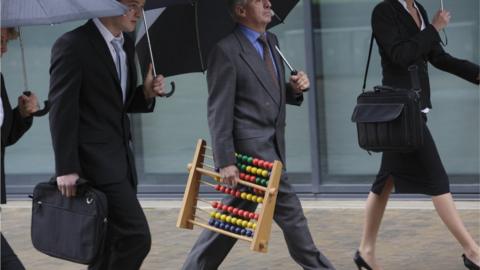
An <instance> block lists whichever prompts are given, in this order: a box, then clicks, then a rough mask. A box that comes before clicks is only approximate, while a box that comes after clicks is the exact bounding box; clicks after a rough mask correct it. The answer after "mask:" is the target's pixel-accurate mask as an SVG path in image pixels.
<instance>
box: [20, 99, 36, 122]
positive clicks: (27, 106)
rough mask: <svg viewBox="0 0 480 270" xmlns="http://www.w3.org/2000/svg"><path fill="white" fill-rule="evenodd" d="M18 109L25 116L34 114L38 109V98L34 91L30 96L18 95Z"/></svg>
mask: <svg viewBox="0 0 480 270" xmlns="http://www.w3.org/2000/svg"><path fill="white" fill-rule="evenodd" d="M18 111H19V112H20V115H21V116H22V117H23V118H27V117H29V116H32V114H33V113H34V112H36V111H38V99H37V96H36V95H35V94H34V93H31V94H30V96H26V95H21V96H19V97H18Z"/></svg>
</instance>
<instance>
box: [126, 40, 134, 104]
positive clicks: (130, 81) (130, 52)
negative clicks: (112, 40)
mask: <svg viewBox="0 0 480 270" xmlns="http://www.w3.org/2000/svg"><path fill="white" fill-rule="evenodd" d="M124 38H125V43H124V45H123V49H124V50H125V53H126V54H127V66H128V77H127V93H126V94H127V98H126V102H125V104H126V106H125V107H127V108H128V106H129V104H130V102H132V99H133V96H135V95H134V91H135V90H136V88H137V85H136V84H137V74H136V68H135V62H134V61H135V58H134V57H135V56H134V55H135V48H134V47H133V42H132V41H131V40H130V38H129V37H128V35H124Z"/></svg>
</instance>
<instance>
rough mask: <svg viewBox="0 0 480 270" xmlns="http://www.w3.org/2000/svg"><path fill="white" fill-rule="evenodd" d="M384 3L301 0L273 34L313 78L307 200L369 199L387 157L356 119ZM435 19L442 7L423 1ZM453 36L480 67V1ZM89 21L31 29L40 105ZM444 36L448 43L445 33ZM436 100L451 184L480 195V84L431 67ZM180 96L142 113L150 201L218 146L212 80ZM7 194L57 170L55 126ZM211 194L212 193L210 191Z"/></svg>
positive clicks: (291, 130) (11, 60)
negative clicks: (63, 50)
mask: <svg viewBox="0 0 480 270" xmlns="http://www.w3.org/2000/svg"><path fill="white" fill-rule="evenodd" d="M378 2H379V1H377V0H300V1H299V3H298V5H297V6H296V7H295V9H294V10H293V11H292V12H291V13H290V15H289V16H288V17H287V19H286V21H285V23H284V24H281V25H279V26H277V27H275V28H273V29H272V31H273V32H274V33H275V34H277V36H278V38H279V41H280V45H281V48H282V50H283V52H284V54H285V56H286V57H287V58H288V59H289V60H290V62H291V63H292V64H293V65H294V66H295V67H296V68H297V69H299V70H300V69H301V70H306V71H307V73H308V74H309V76H310V79H311V82H312V88H311V90H310V91H309V92H308V93H307V94H306V99H305V102H304V104H303V106H301V107H289V108H288V110H287V127H286V130H287V135H286V139H287V141H286V145H287V169H288V171H289V174H290V180H291V181H292V182H293V183H294V184H295V187H296V189H297V191H298V192H299V193H302V194H304V195H306V196H309V195H313V196H329V197H338V196H345V195H347V196H364V195H365V194H366V193H367V192H368V190H369V188H370V184H371V183H372V181H373V180H374V178H375V174H376V173H377V171H378V168H379V165H380V157H381V155H380V154H373V155H369V154H368V153H367V152H366V151H363V150H361V149H360V148H359V147H358V144H357V141H356V129H355V125H354V124H353V123H352V122H351V121H350V116H351V113H352V111H353V108H354V106H355V102H356V97H357V96H358V94H359V93H360V92H361V85H362V79H363V73H364V69H365V65H366V60H367V55H368V44H369V41H370V35H371V27H370V15H371V11H372V10H373V7H374V6H375V5H376V4H377V3H378ZM420 2H421V3H422V5H424V7H425V8H426V9H427V11H428V12H429V14H430V16H431V17H432V16H433V15H434V13H435V12H436V11H437V10H438V9H439V8H440V2H439V1H438V0H423V1H420ZM445 8H446V9H447V10H449V11H451V13H452V20H451V23H450V24H449V26H448V27H447V28H446V34H447V36H448V45H447V46H446V47H445V50H446V51H447V52H449V53H450V54H452V55H454V56H456V57H459V58H463V59H467V60H470V61H473V62H475V63H479V62H480V61H479V25H480V21H479V10H480V4H479V1H477V0H462V1H449V2H447V3H445ZM82 23H83V22H75V23H67V24H61V25H55V26H39V27H26V28H24V29H23V39H24V43H25V54H26V58H27V72H28V80H29V85H30V88H31V90H32V91H34V92H35V93H37V96H38V97H39V99H40V100H43V99H46V98H47V95H48V87H49V74H48V69H49V65H50V63H49V61H50V50H51V46H52V44H53V42H54V41H55V40H56V38H58V37H59V36H60V35H61V34H63V33H64V32H66V31H69V30H71V29H73V28H75V27H76V26H78V25H80V24H82ZM442 38H445V37H444V36H443V34H442ZM372 55H373V57H372V62H371V67H370V71H369V77H368V82H367V87H369V88H371V87H373V86H374V85H378V84H381V69H380V59H379V56H378V53H377V48H376V45H375V46H374V51H373V54H372ZM21 68H22V66H21V57H20V50H19V46H18V41H12V42H11V43H9V52H8V53H7V54H6V55H5V56H4V57H3V58H2V73H3V74H4V76H5V80H6V86H7V90H8V91H9V96H10V101H11V103H12V104H15V103H16V97H17V96H18V95H20V94H21V92H22V91H23V89H22V88H23V79H22V75H21V74H22V72H21ZM430 75H431V76H430V81H431V87H432V102H433V106H434V108H433V109H432V110H431V112H430V113H429V115H428V117H429V120H428V121H429V127H430V129H431V130H432V134H433V136H434V139H435V140H436V143H437V147H438V149H439V152H440V155H441V158H442V160H443V162H444V165H445V168H446V170H447V172H448V174H449V176H450V181H451V184H452V192H453V193H455V194H457V195H461V196H469V197H471V196H473V197H478V195H479V194H480V186H479V179H480V178H479V175H480V165H479V164H480V143H479V140H480V139H479V138H480V106H479V105H480V91H479V88H478V86H476V85H473V84H471V83H468V82H466V81H463V80H461V79H460V78H457V77H455V76H453V75H450V74H447V73H445V72H442V71H439V70H436V69H435V68H434V67H432V66H431V67H430ZM172 80H174V81H175V82H176V85H177V91H176V93H175V95H174V96H173V97H171V98H169V99H158V100H157V105H156V109H155V112H154V113H152V114H145V115H134V116H133V117H132V118H131V119H132V127H133V131H134V150H135V154H136V162H137V169H138V174H139V179H140V186H139V192H140V193H141V194H142V195H143V196H154V197H156V196H179V195H180V194H182V193H183V190H184V186H185V183H186V180H187V173H186V166H187V163H189V162H190V160H191V159H192V155H193V151H194V148H195V144H196V141H197V139H198V138H204V139H207V141H209V139H210V136H209V132H208V126H207V113H206V101H207V86H206V79H205V75H204V74H202V73H192V74H185V75H180V76H174V77H171V78H167V81H168V82H169V81H172ZM6 172H7V192H8V193H9V194H12V195H18V196H23V194H28V193H31V191H32V189H33V186H34V185H35V184H36V183H38V182H42V181H47V180H48V179H49V178H50V177H51V176H52V173H53V172H54V157H53V151H52V146H51V139H50V133H49V127H48V118H47V117H44V118H35V121H34V124H33V127H32V128H31V130H30V131H29V132H28V133H27V134H26V135H25V136H24V137H23V138H22V139H21V140H20V141H19V142H18V143H17V144H15V145H13V146H11V147H9V148H7V153H6ZM205 192H208V190H205Z"/></svg>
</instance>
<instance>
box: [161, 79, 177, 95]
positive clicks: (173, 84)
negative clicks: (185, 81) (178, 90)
mask: <svg viewBox="0 0 480 270" xmlns="http://www.w3.org/2000/svg"><path fill="white" fill-rule="evenodd" d="M170 86H172V89H171V90H170V92H168V93H166V94H165V95H164V96H163V97H166V98H169V97H171V96H172V95H173V93H175V82H170Z"/></svg>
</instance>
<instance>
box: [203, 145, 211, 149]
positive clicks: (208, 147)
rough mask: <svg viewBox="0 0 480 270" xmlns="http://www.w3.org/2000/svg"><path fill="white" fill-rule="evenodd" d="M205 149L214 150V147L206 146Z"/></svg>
mask: <svg viewBox="0 0 480 270" xmlns="http://www.w3.org/2000/svg"><path fill="white" fill-rule="evenodd" d="M203 148H205V149H208V150H212V147H210V146H207V145H204V146H203Z"/></svg>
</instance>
